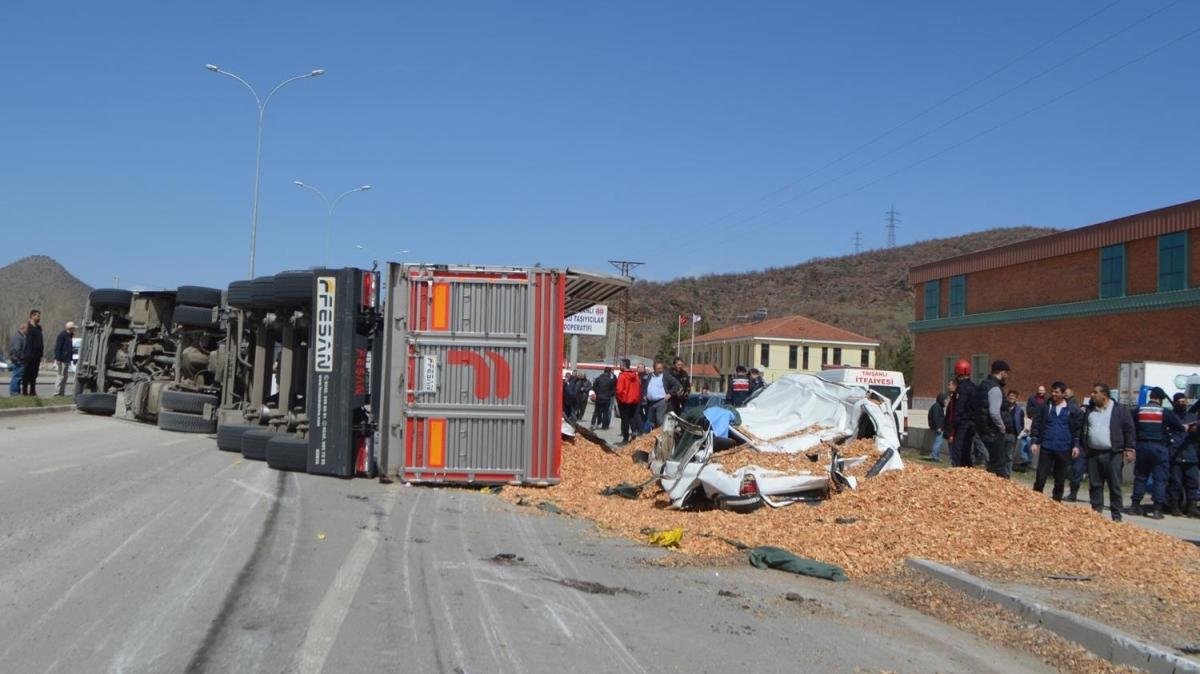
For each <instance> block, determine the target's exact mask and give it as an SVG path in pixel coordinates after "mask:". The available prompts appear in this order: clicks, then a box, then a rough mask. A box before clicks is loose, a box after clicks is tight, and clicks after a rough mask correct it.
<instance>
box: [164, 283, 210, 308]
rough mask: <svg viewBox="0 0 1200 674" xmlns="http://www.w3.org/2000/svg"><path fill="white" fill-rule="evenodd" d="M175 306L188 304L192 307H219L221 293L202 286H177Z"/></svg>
mask: <svg viewBox="0 0 1200 674" xmlns="http://www.w3.org/2000/svg"><path fill="white" fill-rule="evenodd" d="M175 302H176V304H190V305H192V306H194V307H209V308H212V307H219V306H221V291H220V290H218V289H216V288H205V287H204V286H179V289H178V290H176V291H175Z"/></svg>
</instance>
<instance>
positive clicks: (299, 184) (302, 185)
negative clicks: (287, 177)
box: [292, 180, 304, 187]
mask: <svg viewBox="0 0 1200 674" xmlns="http://www.w3.org/2000/svg"><path fill="white" fill-rule="evenodd" d="M292 184H293V185H296V186H297V187H304V183H302V182H300V181H299V180H293V181H292Z"/></svg>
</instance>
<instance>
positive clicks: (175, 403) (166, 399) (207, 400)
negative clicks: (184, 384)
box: [158, 391, 220, 414]
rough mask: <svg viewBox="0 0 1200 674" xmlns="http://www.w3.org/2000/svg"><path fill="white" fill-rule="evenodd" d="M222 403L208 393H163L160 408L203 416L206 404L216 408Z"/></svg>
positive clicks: (159, 402) (159, 403)
mask: <svg viewBox="0 0 1200 674" xmlns="http://www.w3.org/2000/svg"><path fill="white" fill-rule="evenodd" d="M219 402H220V401H219V400H217V397H216V396H214V395H209V394H207V393H192V392H191V391H163V392H162V396H161V397H159V399H158V406H159V407H161V408H162V409H164V410H167V411H168V412H187V413H188V414H201V413H203V412H204V406H205V405H206V404H208V405H212V406H213V407H216V406H217V404H218V403H219Z"/></svg>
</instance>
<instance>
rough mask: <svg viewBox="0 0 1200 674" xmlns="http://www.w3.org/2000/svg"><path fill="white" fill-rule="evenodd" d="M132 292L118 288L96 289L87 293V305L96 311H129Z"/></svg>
mask: <svg viewBox="0 0 1200 674" xmlns="http://www.w3.org/2000/svg"><path fill="white" fill-rule="evenodd" d="M131 302H133V292H132V291H129V290H122V289H120V288H97V289H95V290H93V291H92V292H90V293H88V304H90V305H92V306H93V307H95V308H97V309H119V310H121V311H129V305H130V303H131Z"/></svg>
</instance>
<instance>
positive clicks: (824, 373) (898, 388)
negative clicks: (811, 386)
mask: <svg viewBox="0 0 1200 674" xmlns="http://www.w3.org/2000/svg"><path fill="white" fill-rule="evenodd" d="M817 376H818V377H820V378H821V379H824V380H825V381H832V382H837V383H839V384H847V385H850V386H862V387H863V388H869V389H871V390H872V391H875V392H876V393H878V394H880V395H882V396H883V397H885V398H887V399H888V400H890V401H892V411H893V412H894V413H895V414H896V427H897V428H899V429H900V437H901V439H903V438H904V436H906V435H908V387H907V386H906V385H905V383H904V373H903V372H894V371H892V370H869V369H864V368H856V367H846V366H844V365H825V366H824V369H822V370H821V371H820V372H818V373H817Z"/></svg>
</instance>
